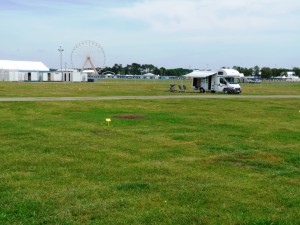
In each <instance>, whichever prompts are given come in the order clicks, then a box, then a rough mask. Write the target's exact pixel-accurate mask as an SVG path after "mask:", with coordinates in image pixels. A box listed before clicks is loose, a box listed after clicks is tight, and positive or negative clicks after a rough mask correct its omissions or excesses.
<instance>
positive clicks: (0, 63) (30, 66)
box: [0, 60, 49, 72]
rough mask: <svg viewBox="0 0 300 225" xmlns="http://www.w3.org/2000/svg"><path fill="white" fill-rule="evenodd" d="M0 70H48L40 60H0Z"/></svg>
mask: <svg viewBox="0 0 300 225" xmlns="http://www.w3.org/2000/svg"><path fill="white" fill-rule="evenodd" d="M0 70H18V71H39V72H48V71H49V68H48V67H47V66H45V64H44V63H42V62H33V61H12V60H0Z"/></svg>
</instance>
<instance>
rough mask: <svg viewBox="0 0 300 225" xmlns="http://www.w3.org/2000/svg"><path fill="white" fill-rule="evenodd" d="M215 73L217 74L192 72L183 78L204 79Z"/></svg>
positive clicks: (212, 72)
mask: <svg viewBox="0 0 300 225" xmlns="http://www.w3.org/2000/svg"><path fill="white" fill-rule="evenodd" d="M216 73H217V72H216V71H207V70H194V71H193V72H191V73H188V74H186V75H184V77H191V78H205V77H209V76H212V75H214V74H216Z"/></svg>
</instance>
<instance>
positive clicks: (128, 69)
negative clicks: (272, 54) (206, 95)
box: [101, 63, 300, 79]
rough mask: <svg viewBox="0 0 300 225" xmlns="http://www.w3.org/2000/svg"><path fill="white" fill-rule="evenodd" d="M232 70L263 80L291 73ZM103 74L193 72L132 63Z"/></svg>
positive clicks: (272, 69)
mask: <svg viewBox="0 0 300 225" xmlns="http://www.w3.org/2000/svg"><path fill="white" fill-rule="evenodd" d="M224 68H225V67H224ZM232 68H233V69H236V70H238V71H239V72H240V73H243V74H244V75H245V76H261V78H262V79H268V78H271V77H277V76H280V75H282V74H284V73H285V72H287V71H290V70H289V69H284V68H269V67H262V68H260V67H259V66H254V67H253V68H246V67H240V66H234V67H232ZM292 71H294V72H295V73H296V75H297V76H300V68H298V67H295V68H293V70H292ZM103 72H113V73H115V74H125V75H126V74H131V75H142V74H146V73H153V74H155V75H160V76H182V75H185V74H187V73H190V72H192V70H191V69H183V68H176V69H166V68H164V67H160V68H158V67H156V66H154V65H152V64H138V63H132V64H131V65H126V66H125V67H123V66H122V64H115V65H114V66H113V67H106V68H104V69H101V73H103Z"/></svg>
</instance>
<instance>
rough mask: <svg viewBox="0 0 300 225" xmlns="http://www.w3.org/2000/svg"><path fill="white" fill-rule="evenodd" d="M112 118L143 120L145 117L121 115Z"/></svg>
mask: <svg viewBox="0 0 300 225" xmlns="http://www.w3.org/2000/svg"><path fill="white" fill-rule="evenodd" d="M113 117H114V118H121V119H144V118H145V116H142V115H132V114H122V115H114V116H113Z"/></svg>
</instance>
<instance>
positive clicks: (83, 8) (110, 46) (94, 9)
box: [0, 0, 300, 69]
mask: <svg viewBox="0 0 300 225" xmlns="http://www.w3.org/2000/svg"><path fill="white" fill-rule="evenodd" d="M299 21H300V1H299V0H286V1H282V0H1V2H0V28H1V44H0V45H1V48H0V59H2V60H4V59H10V60H28V61H42V62H44V63H45V64H46V65H47V66H48V67H51V68H59V67H60V57H59V56H60V55H59V51H58V48H59V46H60V45H62V46H63V48H64V51H63V62H64V63H67V65H68V66H70V64H71V63H70V58H71V52H72V49H73V47H74V46H75V45H76V44H77V43H79V42H80V41H83V40H93V41H95V42H97V43H99V44H100V45H101V46H102V47H103V49H104V51H105V53H106V58H107V62H106V65H107V66H112V65H114V64H115V63H120V64H123V66H126V64H131V63H134V62H135V63H140V64H154V65H155V66H158V67H166V68H180V67H182V68H191V69H194V68H198V69H207V68H210V69H215V68H219V67H222V66H228V67H232V66H235V65H236V66H243V67H254V66H255V65H258V66H260V67H264V66H267V67H272V68H273V67H284V68H292V67H300V25H299ZM95 64H97V63H95Z"/></svg>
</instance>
